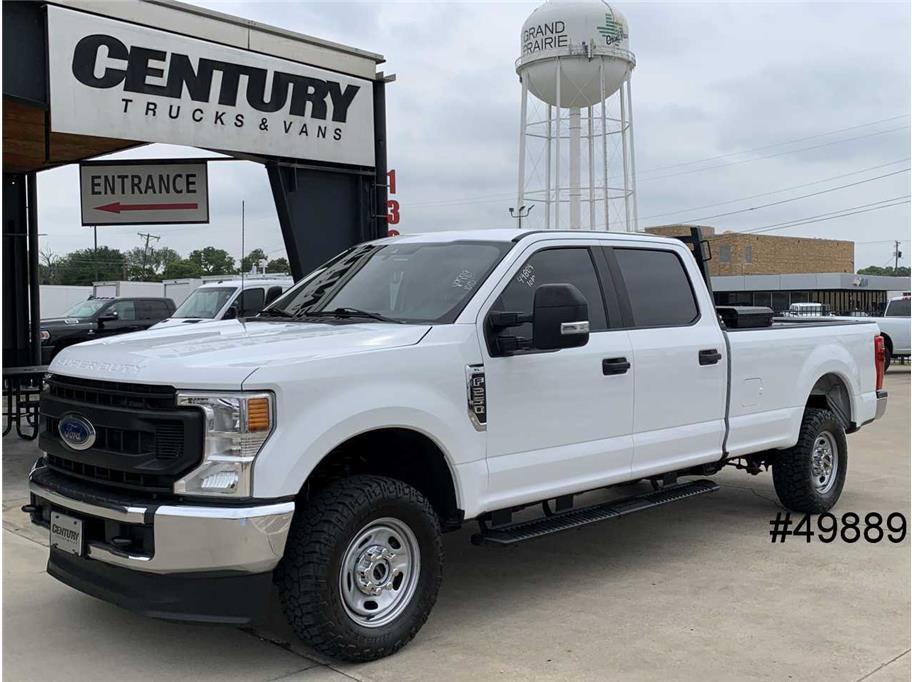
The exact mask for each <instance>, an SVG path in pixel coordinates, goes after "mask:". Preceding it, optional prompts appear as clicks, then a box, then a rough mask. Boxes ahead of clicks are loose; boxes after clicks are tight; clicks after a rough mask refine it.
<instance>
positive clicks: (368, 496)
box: [276, 476, 443, 661]
mask: <svg viewBox="0 0 912 682" xmlns="http://www.w3.org/2000/svg"><path fill="white" fill-rule="evenodd" d="M442 571H443V543H442V539H441V535H440V525H439V523H438V520H437V515H436V514H435V513H434V510H433V508H432V507H431V505H430V503H429V502H428V501H427V499H426V498H425V497H424V496H423V495H422V494H421V493H420V492H418V491H417V490H415V489H414V488H413V487H411V486H409V485H407V484H405V483H403V482H402V481H398V480H395V479H391V478H385V477H381V476H353V477H351V478H346V479H342V480H340V481H337V482H335V483H333V484H332V485H330V486H328V487H327V488H325V489H324V490H322V491H320V492H319V493H317V494H316V495H315V496H314V497H313V498H312V499H311V500H309V501H308V502H306V503H304V505H303V506H302V507H301V509H299V511H298V513H296V515H295V519H294V521H293V523H292V527H291V531H290V533H289V536H288V543H287V545H286V549H285V557H284V558H283V559H282V561H281V563H280V564H279V567H278V569H277V570H276V582H277V583H278V587H279V596H280V599H281V602H282V607H283V610H284V611H285V616H286V617H287V618H288V621H289V623H290V624H291V626H292V628H293V629H294V631H295V633H296V634H297V635H298V636H299V637H300V638H301V639H302V640H304V641H305V642H306V643H307V644H309V645H310V646H312V647H313V648H315V649H316V650H318V651H320V652H321V653H324V654H326V655H328V656H331V657H333V658H339V659H343V660H347V661H372V660H375V659H377V658H382V657H384V656H388V655H390V654H392V653H394V652H396V651H397V650H399V649H400V648H402V647H403V646H405V645H406V644H407V643H408V642H409V641H410V640H411V639H412V638H413V637H414V636H415V635H416V634H417V632H418V630H420V629H421V626H422V625H424V622H425V621H426V620H427V617H428V614H429V613H430V611H431V608H432V607H433V606H434V602H435V601H436V600H437V591H438V589H439V587H440V581H441V578H442Z"/></svg>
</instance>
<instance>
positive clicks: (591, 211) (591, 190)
mask: <svg viewBox="0 0 912 682" xmlns="http://www.w3.org/2000/svg"><path fill="white" fill-rule="evenodd" d="M586 126H587V129H588V130H587V132H588V135H587V137H586V140H587V142H588V143H589V156H588V157H587V158H588V159H589V229H590V230H594V229H595V182H594V181H593V178H594V177H595V157H594V156H593V153H594V152H595V141H594V140H593V138H592V107H586Z"/></svg>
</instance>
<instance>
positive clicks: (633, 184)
mask: <svg viewBox="0 0 912 682" xmlns="http://www.w3.org/2000/svg"><path fill="white" fill-rule="evenodd" d="M627 128H628V130H629V132H630V191H631V197H630V198H631V199H632V202H633V229H634V230H635V231H637V232H639V231H640V214H639V209H638V208H637V168H636V147H635V146H634V144H633V95H631V94H630V76H627Z"/></svg>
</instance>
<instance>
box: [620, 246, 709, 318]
mask: <svg viewBox="0 0 912 682" xmlns="http://www.w3.org/2000/svg"><path fill="white" fill-rule="evenodd" d="M614 255H615V258H616V259H617V263H618V267H619V268H620V271H621V276H622V277H623V278H624V284H625V286H626V288H627V295H628V297H629V299H630V308H631V312H632V313H633V324H634V327H680V326H684V325H689V324H691V323H693V322H695V321H696V320H697V318H698V317H699V316H700V312H699V309H698V308H697V301H696V298H695V297H694V292H693V288H692V287H691V285H690V278H689V277H688V276H687V271H686V270H685V269H684V263H682V262H681V259H680V258H679V257H678V255H677V254H676V253H674V252H673V251H660V250H658V249H621V248H615V249H614Z"/></svg>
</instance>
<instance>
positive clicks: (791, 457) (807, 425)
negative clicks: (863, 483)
mask: <svg viewBox="0 0 912 682" xmlns="http://www.w3.org/2000/svg"><path fill="white" fill-rule="evenodd" d="M847 455H848V448H847V445H846V437H845V430H844V429H843V427H842V424H841V423H840V421H839V419H838V418H837V417H836V415H835V414H833V413H832V412H830V411H829V410H822V409H816V408H808V409H806V410H805V412H804V421H803V422H802V423H801V432H800V434H799V436H798V442H797V443H796V444H795V446H794V447H792V448H789V449H788V450H784V451H783V452H781V453H780V454H779V456H778V457H777V459H776V461H775V462H774V463H773V485H774V486H775V488H776V495H777V496H778V497H779V501H780V502H782V504H783V506H785V507H786V508H788V509H791V510H792V511H796V512H803V513H807V514H819V513H822V512H825V511H829V510H830V509H831V508H832V507H833V505H835V504H836V502H837V501H838V500H839V496H840V495H841V494H842V487H843V485H844V484H845V477H846V467H847V465H848V456H847Z"/></svg>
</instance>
